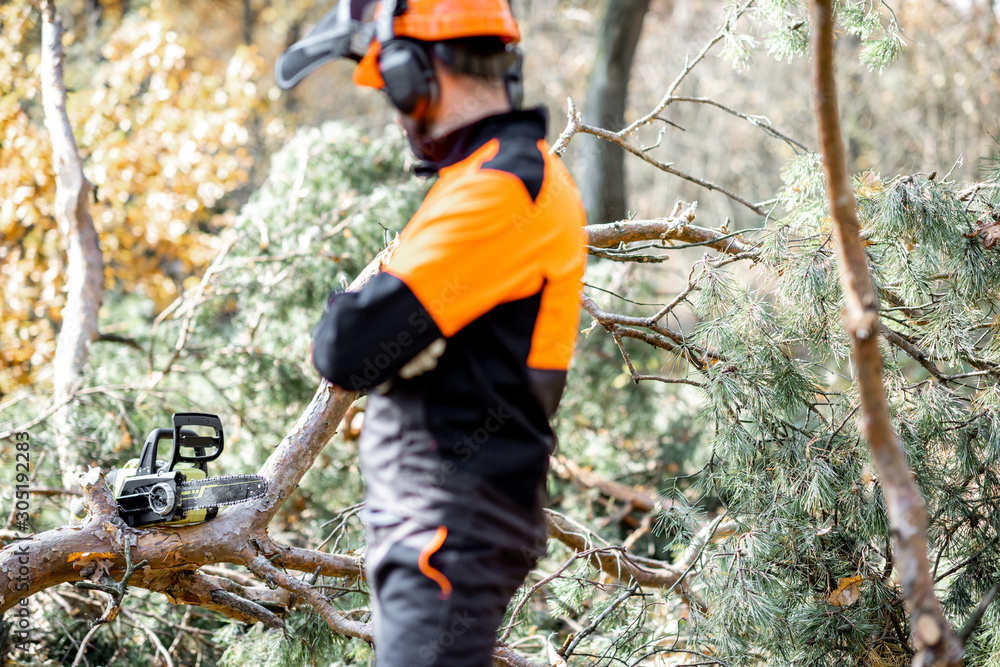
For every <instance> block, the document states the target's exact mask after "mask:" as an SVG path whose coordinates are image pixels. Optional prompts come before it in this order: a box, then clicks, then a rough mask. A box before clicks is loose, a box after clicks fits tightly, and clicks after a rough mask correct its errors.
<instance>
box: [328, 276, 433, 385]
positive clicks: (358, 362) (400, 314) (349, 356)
mask: <svg viewBox="0 0 1000 667" xmlns="http://www.w3.org/2000/svg"><path fill="white" fill-rule="evenodd" d="M440 337H441V331H440V329H438V327H437V325H436V324H435V323H434V320H433V319H432V318H431V316H430V313H428V312H427V310H426V309H425V308H424V307H423V306H422V305H420V301H418V300H417V297H416V296H414V294H413V292H412V291H410V288H409V287H407V286H406V283H404V282H403V281H402V280H400V279H399V278H396V277H395V276H391V275H389V274H388V273H380V274H379V275H377V276H375V277H374V278H372V280H371V281H370V282H369V283H368V284H367V285H365V286H364V287H363V288H362V289H361V291H359V292H344V293H341V294H336V295H334V296H333V297H332V298H331V299H330V302H329V304H328V305H327V309H326V312H325V313H323V319H322V320H321V321H320V323H319V325H318V326H317V327H316V337H315V339H314V340H313V351H312V358H313V364H314V365H315V366H316V370H317V371H319V374H320V375H322V376H323V377H325V378H326V379H327V380H329V381H330V382H332V383H333V384H336V385H339V386H341V387H343V388H344V389H349V390H351V391H361V390H363V389H371V388H372V387H374V386H376V385H379V384H381V383H382V382H385V381H386V380H388V379H390V378H392V377H395V375H396V373H397V372H398V371H399V369H400V368H402V367H403V366H404V365H405V364H406V363H407V362H408V361H410V360H411V359H413V358H414V357H415V356H417V354H419V353H420V352H422V351H423V350H424V349H425V348H426V347H427V346H428V345H430V344H431V343H433V342H434V341H435V340H437V339H438V338H440Z"/></svg>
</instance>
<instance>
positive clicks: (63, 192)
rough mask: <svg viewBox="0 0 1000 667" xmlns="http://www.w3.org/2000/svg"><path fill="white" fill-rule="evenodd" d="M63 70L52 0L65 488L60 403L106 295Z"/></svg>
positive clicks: (75, 464)
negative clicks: (63, 264) (62, 276)
mask: <svg viewBox="0 0 1000 667" xmlns="http://www.w3.org/2000/svg"><path fill="white" fill-rule="evenodd" d="M62 68H63V51H62V23H61V22H60V20H59V14H58V13H57V12H56V8H55V4H54V3H53V0H45V2H44V4H43V5H42V67H41V74H42V102H43V106H44V109H45V126H46V127H47V128H48V130H49V137H50V139H51V141H52V163H53V166H54V167H55V170H56V201H55V217H56V223H57V224H58V226H59V231H60V233H61V234H62V237H63V241H64V243H65V244H66V259H67V264H68V266H67V269H66V290H67V293H66V305H65V306H64V307H63V310H62V326H61V328H60V330H59V338H58V340H57V343H56V355H55V360H54V361H53V364H52V367H53V386H54V388H55V395H54V397H53V403H55V404H60V408H59V409H58V410H56V412H55V447H56V453H57V455H58V457H59V464H60V468H61V470H62V472H63V485H64V486H66V487H69V486H70V485H71V483H72V480H73V479H74V478H75V477H76V475H77V474H79V472H80V461H79V457H78V449H76V448H74V447H73V444H74V440H73V436H74V435H75V433H76V431H77V429H76V427H75V424H74V417H73V415H74V406H73V405H71V403H70V401H69V400H64V399H66V397H67V396H71V395H72V393H73V391H74V390H75V389H76V387H77V385H79V384H80V381H81V378H82V375H83V369H84V368H85V367H86V365H87V357H88V354H89V347H90V343H91V342H92V341H93V340H94V339H96V338H97V318H98V312H99V310H100V307H101V299H102V298H103V295H104V261H103V259H102V257H101V249H100V245H99V243H98V238H97V230H96V229H94V222H93V220H92V219H91V217H90V210H89V209H88V207H87V199H88V196H89V194H90V188H91V186H90V183H89V182H88V181H87V179H86V177H85V176H84V175H83V164H82V163H81V161H80V154H79V152H78V151H77V148H76V140H75V139H74V138H73V129H72V127H71V126H70V123H69V116H68V115H67V113H66V87H65V85H64V84H63V71H62Z"/></svg>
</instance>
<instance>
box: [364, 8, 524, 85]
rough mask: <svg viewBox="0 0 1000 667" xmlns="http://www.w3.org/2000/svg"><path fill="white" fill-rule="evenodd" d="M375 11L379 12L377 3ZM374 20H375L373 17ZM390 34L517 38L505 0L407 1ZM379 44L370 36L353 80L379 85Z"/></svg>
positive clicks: (425, 37)
mask: <svg viewBox="0 0 1000 667" xmlns="http://www.w3.org/2000/svg"><path fill="white" fill-rule="evenodd" d="M377 11H379V12H380V11H382V5H381V3H380V4H379V8H378V10H377ZM376 20H378V19H377V18H376ZM392 32H393V36H394V37H408V38H410V39H416V40H419V41H422V42H440V41H444V40H448V39H459V38H462V37H499V38H500V39H501V40H503V41H504V42H506V43H511V42H517V41H520V39H521V32H520V30H518V27H517V21H516V20H515V19H514V14H513V12H511V10H510V4H509V2H508V0H407V2H406V11H404V12H403V13H402V14H400V15H399V16H396V17H395V18H394V19H393V21H392ZM381 50H382V48H381V44H379V41H378V39H373V40H372V43H371V46H370V47H369V48H368V52H367V53H366V54H365V56H364V57H363V58H362V59H361V62H360V63H358V66H357V68H356V69H355V70H354V83H355V84H357V85H359V86H368V87H371V88H382V87H383V86H384V85H385V82H384V81H383V80H382V74H381V73H380V72H379V68H378V58H379V54H380V53H381Z"/></svg>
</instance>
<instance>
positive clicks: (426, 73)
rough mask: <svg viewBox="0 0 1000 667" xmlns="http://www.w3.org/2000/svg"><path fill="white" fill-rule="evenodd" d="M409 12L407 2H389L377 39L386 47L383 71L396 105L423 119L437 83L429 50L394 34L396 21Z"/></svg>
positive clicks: (390, 98) (382, 63) (379, 24)
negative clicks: (393, 24)
mask: <svg viewBox="0 0 1000 667" xmlns="http://www.w3.org/2000/svg"><path fill="white" fill-rule="evenodd" d="M405 10H406V2H405V0H399V1H398V2H397V0H389V1H388V2H387V3H385V5H384V6H383V11H382V14H381V16H380V19H379V22H378V26H377V27H376V36H377V37H378V41H379V43H380V44H381V45H382V55H381V56H380V57H379V71H380V73H381V74H382V80H383V81H384V82H385V88H384V90H385V93H386V95H388V96H389V100H390V101H391V102H392V104H393V106H395V107H396V108H397V109H399V110H400V111H401V112H402V113H404V114H406V115H408V116H413V117H414V118H417V119H419V118H421V117H422V116H423V115H424V113H425V112H426V111H427V107H429V106H430V105H431V102H433V101H434V98H435V97H436V96H437V80H436V79H435V78H434V64H433V63H432V62H431V57H430V54H429V53H427V49H426V48H425V47H424V46H423V45H422V44H420V43H419V42H415V41H413V40H409V39H396V36H395V34H394V33H393V31H392V19H393V18H394V17H395V16H396V15H398V14H401V13H402V12H403V11H405Z"/></svg>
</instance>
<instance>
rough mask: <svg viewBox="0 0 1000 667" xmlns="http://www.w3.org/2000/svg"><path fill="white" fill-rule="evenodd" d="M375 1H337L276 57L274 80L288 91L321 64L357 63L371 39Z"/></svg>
mask: <svg viewBox="0 0 1000 667" xmlns="http://www.w3.org/2000/svg"><path fill="white" fill-rule="evenodd" d="M376 4H377V0H340V2H339V3H337V6H336V7H334V8H333V9H331V10H330V11H329V12H327V13H326V15H325V16H324V17H323V18H322V19H320V21H319V23H317V24H316V27H314V28H313V29H312V30H310V31H309V34H308V35H306V36H305V37H303V38H302V39H300V40H299V41H297V42H295V44H293V45H292V46H290V47H289V48H288V50H286V51H285V52H284V53H282V54H281V55H280V56H278V61H277V63H275V68H274V70H275V72H274V74H275V78H276V80H277V83H278V87H279V88H281V89H282V90H288V89H290V88H292V87H293V86H295V85H296V84H298V83H299V82H300V81H301V80H302V79H304V78H305V77H306V75H307V74H309V73H310V72H312V71H313V70H315V69H316V68H317V67H319V66H321V65H325V64H326V63H328V62H331V61H333V60H336V59H338V58H348V59H350V60H353V61H354V62H359V61H360V60H361V58H362V57H363V56H364V55H365V53H367V52H368V48H369V46H371V42H372V39H373V38H374V37H375V23H374V21H373V17H374V15H375V5H376Z"/></svg>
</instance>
